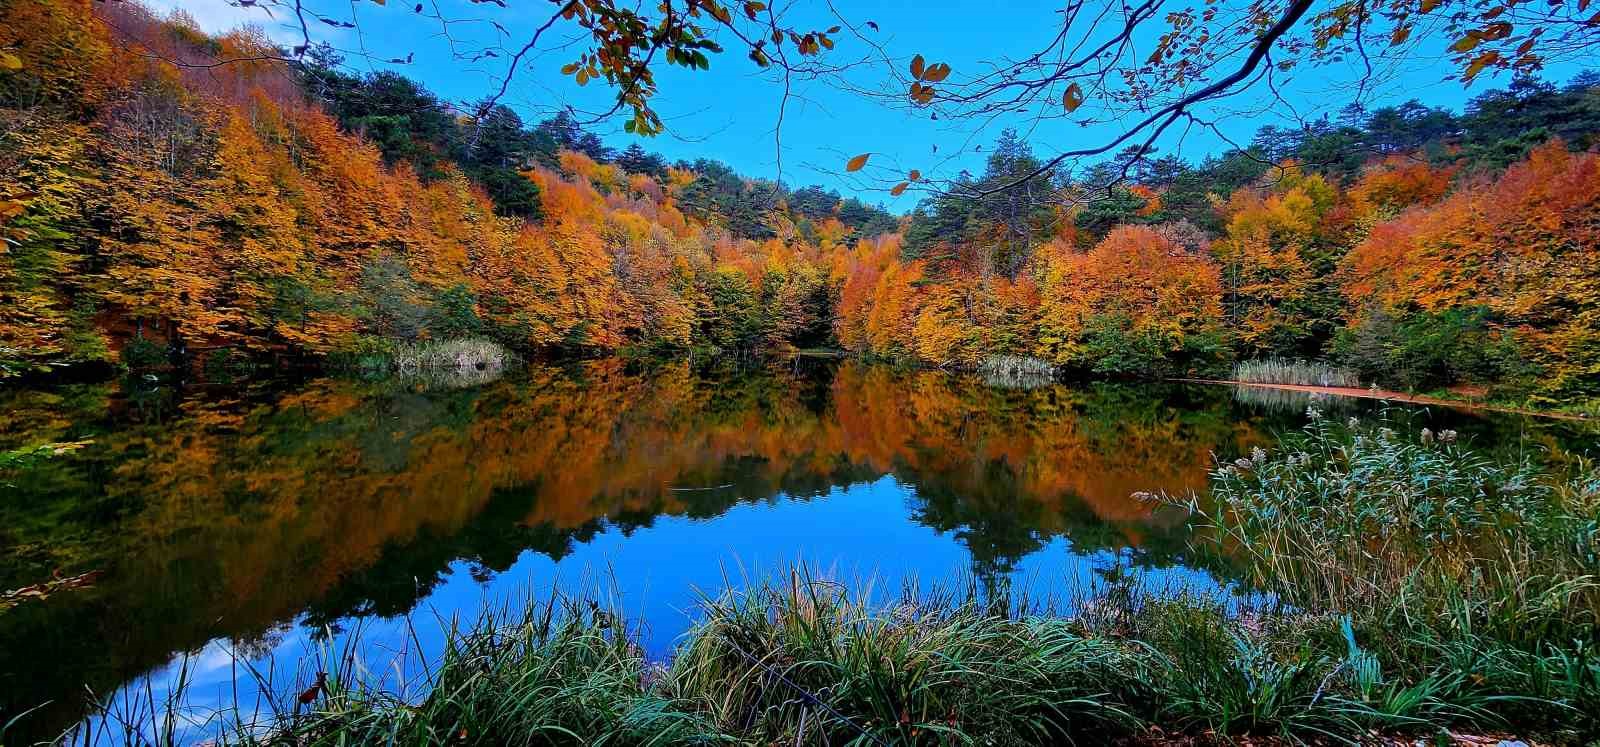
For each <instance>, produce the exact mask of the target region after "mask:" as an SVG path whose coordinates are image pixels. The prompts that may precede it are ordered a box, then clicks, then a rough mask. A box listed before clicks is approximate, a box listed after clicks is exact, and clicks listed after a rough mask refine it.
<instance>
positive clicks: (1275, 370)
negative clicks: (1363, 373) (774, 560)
mask: <svg viewBox="0 0 1600 747" xmlns="http://www.w3.org/2000/svg"><path fill="white" fill-rule="evenodd" d="M1233 380H1234V381H1243V382H1247V383H1251V384H1295V385H1299V386H1337V387H1359V386H1361V379H1360V377H1358V376H1357V375H1356V372H1354V371H1352V370H1350V369H1348V368H1339V367H1337V366H1333V365H1330V364H1328V363H1323V362H1320V361H1310V362H1307V361H1298V360H1283V359H1279V358H1266V359H1262V360H1251V361H1240V362H1238V363H1235V364H1233Z"/></svg>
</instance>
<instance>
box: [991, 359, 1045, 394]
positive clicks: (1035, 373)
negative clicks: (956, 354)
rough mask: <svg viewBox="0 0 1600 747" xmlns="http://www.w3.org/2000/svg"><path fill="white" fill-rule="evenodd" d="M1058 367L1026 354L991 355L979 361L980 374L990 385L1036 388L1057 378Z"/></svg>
mask: <svg viewBox="0 0 1600 747" xmlns="http://www.w3.org/2000/svg"><path fill="white" fill-rule="evenodd" d="M1056 373H1057V371H1056V367H1055V366H1053V365H1051V364H1050V363H1049V362H1047V361H1043V360H1040V359H1038V358H1031V357H1028V356H1024V355H991V356H989V357H987V358H984V359H983V360H982V361H981V362H979V363H978V375H979V376H980V377H982V379H983V381H984V383H986V384H988V385H990V386H996V387H1004V388H1008V389H1036V388H1038V387H1041V386H1048V385H1049V384H1052V383H1054V382H1055V380H1056Z"/></svg>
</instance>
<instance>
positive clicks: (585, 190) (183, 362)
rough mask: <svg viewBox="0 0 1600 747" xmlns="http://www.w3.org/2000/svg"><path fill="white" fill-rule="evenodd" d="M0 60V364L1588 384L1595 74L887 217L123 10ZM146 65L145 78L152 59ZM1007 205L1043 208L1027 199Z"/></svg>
mask: <svg viewBox="0 0 1600 747" xmlns="http://www.w3.org/2000/svg"><path fill="white" fill-rule="evenodd" d="M3 13H4V19H3V20H4V29H5V30H4V31H3V32H0V34H3V36H0V49H5V50H9V52H8V54H11V55H13V56H14V57H15V58H16V59H17V60H18V62H19V66H18V67H16V69H6V70H0V105H3V107H4V108H3V112H0V142H3V148H0V170H3V172H4V173H5V174H7V175H8V176H7V177H6V178H4V179H3V180H0V217H3V219H4V224H3V229H0V230H3V231H4V238H5V241H6V247H7V250H6V253H5V255H3V256H0V293H3V295H4V298H5V301H6V303H5V304H4V308H3V309H0V371H4V372H6V373H7V374H17V373H22V372H25V371H29V370H35V369H40V368H50V367H56V366H65V365H72V364H85V363H120V364H125V365H130V366H134V367H139V366H147V367H148V366H162V365H169V364H170V365H180V366H187V365H194V364H195V363H196V362H197V361H199V362H215V361H224V362H227V361H250V362H257V363H262V362H278V363H282V362H302V363H303V362H318V361H326V360H329V359H335V360H349V359H352V358H356V359H360V358H380V357H382V356H383V355H384V354H386V353H387V352H388V351H391V350H392V349H393V348H394V346H396V345H399V344H404V343H406V342H411V341H417V340H425V339H442V338H456V337H489V338H493V339H495V340H497V341H499V342H501V343H502V344H505V345H507V346H510V347H512V348H515V349H519V350H523V351H539V352H556V353H561V352H575V351H582V352H588V353H593V352H602V353H603V352H611V351H618V350H623V349H629V350H654V351H673V350H689V349H700V350H710V351H720V352H723V353H731V352H735V351H760V350H781V349H789V348H795V347H799V348H807V347H824V346H834V347H841V348H844V349H847V350H850V351H854V352H857V353H863V354H872V355H877V356H883V357H891V358H903V359H912V360H917V361H922V362H925V363H929V364H934V365H940V366H960V367H970V366H975V365H976V364H978V363H979V362H980V361H981V360H982V359H984V358H985V357H988V356H993V355H998V354H1015V355H1023V356H1031V357H1035V358H1039V359H1042V360H1044V361H1046V362H1048V363H1050V364H1053V365H1055V366H1058V367H1059V368H1060V369H1061V370H1064V371H1066V372H1069V373H1074V374H1077V375H1082V376H1141V377H1157V376H1170V375H1181V374H1190V373H1207V372H1216V371H1218V370H1220V369H1221V368H1222V367H1224V366H1226V365H1227V364H1228V363H1229V362H1231V361H1233V360H1241V359H1253V358H1262V357H1270V356H1276V357H1292V358H1333V359H1336V360H1338V361H1340V362H1341V363H1343V364H1345V365H1348V366H1350V367H1353V368H1355V369H1357V370H1358V371H1359V372H1360V373H1361V374H1362V375H1363V378H1364V379H1366V380H1370V381H1373V382H1380V383H1383V384H1385V385H1389V386H1395V387H1402V388H1408V389H1431V388H1439V387H1449V386H1460V385H1473V386H1486V387H1490V388H1492V390H1493V392H1494V393H1495V395H1496V396H1500V397H1506V398H1514V399H1519V400H1533V401H1538V402H1543V403H1546V404H1548V403H1564V404H1572V405H1576V404H1579V403H1582V402H1584V401H1586V400H1589V399H1592V398H1594V397H1596V396H1600V225H1597V223H1596V220H1595V217H1594V216H1596V215H1600V156H1596V155H1595V153H1594V152H1593V147H1594V145H1595V143H1596V142H1597V141H1596V135H1597V133H1600V88H1597V86H1596V80H1595V77H1594V76H1593V75H1584V76H1580V77H1579V78H1578V79H1575V80H1574V81H1572V82H1571V83H1569V84H1567V85H1566V86H1565V87H1561V88H1557V87H1555V86H1552V85H1549V84H1544V83H1539V82H1537V81H1534V80H1532V79H1530V78H1519V79H1518V81H1517V83H1516V84H1514V85H1513V86H1512V87H1511V88H1510V89H1508V90H1498V91H1489V92H1486V93H1484V94H1482V95H1480V96H1479V97H1478V98H1477V99H1475V100H1474V101H1473V103H1472V105H1471V106H1469V107H1468V111H1466V112H1465V113H1462V114H1455V113H1451V112H1448V111H1444V110H1440V109H1436V108H1431V107H1428V106H1425V105H1423V104H1420V103H1417V102H1411V103H1408V104H1406V105H1403V106H1399V107H1389V108H1385V109H1381V110H1377V111H1373V112H1367V111H1361V110H1351V111H1349V112H1347V114H1348V116H1347V117H1345V118H1344V119H1342V120H1341V121H1339V122H1329V121H1325V120H1324V121H1319V122H1313V123H1310V124H1308V125H1307V126H1306V127H1304V128H1300V129H1294V130H1282V129H1277V128H1273V127H1266V128H1263V129H1262V130H1261V132H1260V133H1259V134H1258V136H1257V138H1256V139H1255V141H1254V142H1253V143H1252V144H1251V145H1250V146H1248V147H1245V148H1243V149H1239V150H1234V151H1230V152H1228V153H1225V154H1222V155H1220V156H1217V157H1213V158H1209V159H1207V160H1205V161H1204V162H1202V163H1200V164H1189V163H1186V162H1184V161H1182V160H1181V159H1178V158H1174V157H1164V158H1154V157H1146V158H1135V156H1136V155H1137V154H1132V153H1124V154H1122V155H1121V156H1119V157H1118V158H1117V159H1113V160H1112V161H1109V162H1107V163H1105V164H1103V165H1102V166H1100V167H1098V168H1097V169H1093V170H1091V171H1090V172H1089V173H1072V174H1069V173H1055V172H1050V171H1045V172H1044V173H1040V174H1037V175H1035V176H1032V177H1031V178H1030V179H1028V180H1027V182H1028V183H1026V184H1022V185H1020V188H1018V189H1010V190H1003V191H1000V192H993V191H989V190H988V189H987V187H992V186H994V185H996V184H1005V183H1008V182H1010V181H1012V180H1013V179H1015V178H1016V177H1018V176H1019V175H1027V174H1032V173H1033V172H1034V171H1035V170H1036V169H1037V167H1038V161H1037V160H1036V159H1034V157H1033V156H1032V154H1031V151H1030V149H1029V146H1028V144H1027V143H1026V142H1024V141H1022V140H1020V139H1019V138H1017V137H1016V136H1015V135H1013V134H1011V133H1009V132H1008V133H1007V134H1006V135H1005V136H1003V137H1002V138H1001V139H1000V141H999V142H998V143H996V144H995V146H994V147H993V148H992V149H991V150H990V153H991V155H990V156H989V160H988V165H987V170H986V171H985V173H983V174H981V175H972V176H970V177H968V178H966V179H965V180H963V181H961V182H959V184H960V185H963V186H967V187H972V188H973V189H972V190H970V192H972V193H973V194H979V195H982V196H978V197H973V196H971V195H969V194H963V192H964V190H962V189H955V190H951V191H949V192H947V193H942V194H933V195H930V196H929V197H927V198H926V199H924V200H923V201H922V202H921V203H920V204H919V205H918V206H917V207H916V209H915V210H913V211H912V212H911V213H910V214H909V216H906V217H903V218H897V217H896V216H894V215H892V214H890V213H887V212H885V211H884V210H882V209H880V208H876V207H871V206H868V205H866V204H864V203H862V202H860V201H859V200H856V199H841V198H840V197H839V196H838V195H837V194H836V193H830V192H827V191H825V190H823V189H821V188H817V187H808V188H804V189H799V190H790V189H788V188H786V187H784V186H783V185H779V184H775V183H772V182H768V181H762V180H758V179H749V178H745V177H741V176H740V175H738V174H736V173H734V172H733V171H732V170H730V169H728V168H727V167H726V166H724V165H722V164H720V163H717V162H716V161H713V160H700V161H696V162H692V163H690V162H680V163H676V164H668V163H666V162H665V161H664V160H663V159H661V158H660V157H658V156H655V155H653V154H651V153H649V152H648V151H647V150H645V149H644V148H642V147H639V146H638V145H637V144H634V145H631V146H630V147H628V148H627V149H625V150H623V151H622V152H620V153H618V152H616V151H615V150H613V149H612V148H609V147H608V146H607V145H606V144H605V143H604V142H603V141H602V140H601V139H600V138H598V137H596V136H595V135H593V134H591V133H587V132H584V131H583V129H582V128H581V127H579V126H578V124H577V122H576V121H574V120H573V119H572V118H571V117H569V116H565V115H563V116H560V117H556V118H554V119H551V120H547V121H545V122H542V123H539V124H537V125H533V126H529V125H527V124H525V123H524V122H523V121H522V120H521V118H520V117H519V116H518V115H517V114H516V113H515V112H514V111H512V110H511V109H508V108H505V107H496V108H493V109H492V110H490V113H489V114H488V115H486V116H483V117H479V118H476V119H473V118H471V117H468V116H466V115H464V114H462V113H460V112H457V111H455V110H454V109H452V107H450V106H449V105H447V104H445V103H443V102H441V101H440V100H439V99H438V98H437V97H435V96H434V95H433V94H431V93H429V92H428V91H427V90H426V89H425V88H423V87H422V86H421V85H419V84H417V83H415V82H413V81H411V80H408V79H406V78H404V77H402V76H399V75H396V74H393V73H374V74H367V75H352V74H349V73H346V72H341V70H342V68H341V66H340V64H339V60H338V59H337V57H336V55H333V54H332V53H331V52H328V51H327V50H314V51H315V53H314V54H312V55H311V56H310V57H311V59H312V62H309V63H306V64H296V63H294V62H293V61H287V62H286V61H283V60H282V59H280V55H279V54H278V53H277V50H275V49H273V48H272V46H271V45H270V44H269V43H268V42H267V41H266V40H265V39H264V38H262V37H260V36H259V35H257V34H255V33H252V32H248V31H241V32H235V33H232V34H229V35H225V36H222V37H218V38H211V37H208V36H206V35H205V34H203V33H201V32H199V31H198V30H197V29H196V27H195V26H194V25H193V24H192V22H190V21H187V20H185V19H184V18H183V17H173V18H169V19H160V18H157V17H155V16H154V15H152V14H151V13H149V12H148V11H145V10H143V9H141V8H139V7H138V6H136V5H132V4H127V3H119V4H114V5H102V4H95V5H91V4H90V3H88V2H87V1H86V0H82V1H80V0H17V1H16V2H12V3H9V4H8V5H7V6H6V8H5V10H4V11H3ZM174 61H176V62H178V63H180V64H173V62H174ZM1039 195H1046V196H1049V199H1040V198H1039V197H1038V196H1039Z"/></svg>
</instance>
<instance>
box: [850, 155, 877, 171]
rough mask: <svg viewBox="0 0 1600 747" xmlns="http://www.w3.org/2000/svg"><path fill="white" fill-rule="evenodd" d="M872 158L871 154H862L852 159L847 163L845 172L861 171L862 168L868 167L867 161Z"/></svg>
mask: <svg viewBox="0 0 1600 747" xmlns="http://www.w3.org/2000/svg"><path fill="white" fill-rule="evenodd" d="M870 157H872V154H871V153H862V154H861V155H859V156H856V157H855V158H852V159H850V162H849V163H846V164H845V165H844V170H845V171H860V170H861V167H862V166H865V165H867V159H868V158H870Z"/></svg>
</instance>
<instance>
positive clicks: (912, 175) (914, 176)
mask: <svg viewBox="0 0 1600 747" xmlns="http://www.w3.org/2000/svg"><path fill="white" fill-rule="evenodd" d="M906 178H908V179H910V180H911V181H917V180H919V179H921V178H922V172H921V171H918V170H916V169H912V170H911V173H909V174H906Z"/></svg>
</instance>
